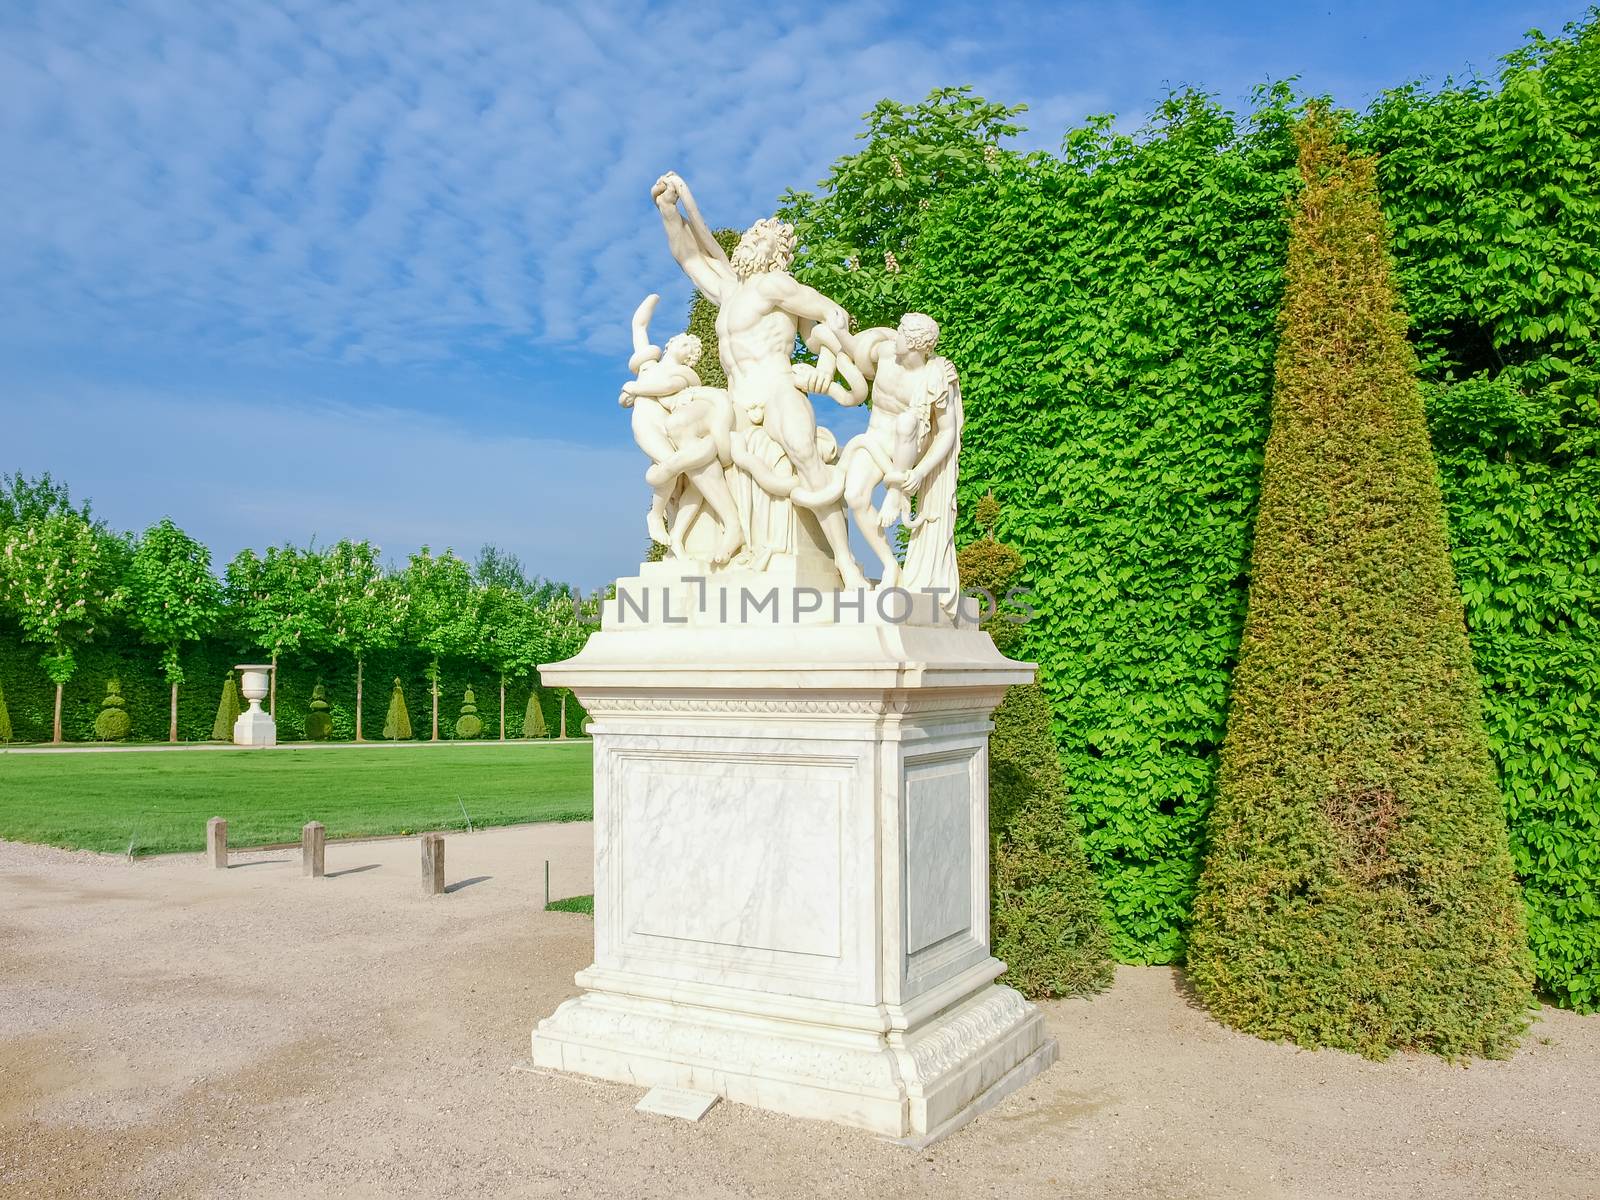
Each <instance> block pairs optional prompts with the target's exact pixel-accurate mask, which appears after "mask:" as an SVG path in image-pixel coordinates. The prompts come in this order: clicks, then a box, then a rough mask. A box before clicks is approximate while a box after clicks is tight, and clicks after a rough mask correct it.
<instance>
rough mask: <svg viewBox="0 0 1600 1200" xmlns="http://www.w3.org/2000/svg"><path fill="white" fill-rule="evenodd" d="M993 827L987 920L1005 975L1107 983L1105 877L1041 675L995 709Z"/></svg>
mask: <svg viewBox="0 0 1600 1200" xmlns="http://www.w3.org/2000/svg"><path fill="white" fill-rule="evenodd" d="M989 828H990V835H991V840H992V843H993V850H992V857H991V863H990V876H991V880H990V885H991V891H992V893H993V896H992V902H991V909H990V918H989V929H990V938H991V941H992V943H993V946H994V953H995V957H997V958H999V959H1000V960H1001V961H1003V962H1004V963H1005V964H1006V973H1005V977H1004V978H1005V982H1006V983H1008V984H1010V985H1011V986H1012V987H1014V988H1016V989H1017V990H1018V991H1020V992H1022V994H1023V995H1025V996H1030V997H1042V996H1082V995H1086V994H1088V993H1090V992H1098V991H1100V990H1102V989H1103V988H1105V987H1107V986H1109V985H1110V983H1111V980H1112V976H1113V973H1114V972H1113V967H1112V962H1111V937H1110V934H1109V933H1108V932H1107V930H1106V925H1105V921H1104V918H1103V900H1102V898H1101V894H1100V885H1099V883H1098V882H1097V881H1096V880H1095V877H1094V872H1093V871H1092V870H1090V868H1089V862H1088V859H1087V858H1085V857H1084V853H1083V842H1082V836H1081V830H1080V828H1079V825H1078V818H1077V816H1076V814H1074V813H1073V811H1072V808H1071V806H1070V805H1069V804H1068V803H1067V797H1066V793H1065V792H1064V791H1063V790H1062V787H1061V763H1060V761H1059V759H1058V757H1057V754H1056V743H1055V735H1054V734H1053V733H1052V732H1051V728H1050V705H1049V702H1048V701H1047V700H1046V699H1045V695H1044V693H1043V692H1042V691H1041V690H1040V689H1039V687H1038V685H1036V684H1028V685H1026V686H1022V687H1014V688H1011V689H1010V690H1009V691H1008V692H1007V693H1006V698H1005V700H1004V701H1002V702H1001V704H1000V707H999V708H997V709H996V710H995V713H994V733H993V734H991V735H990V738H989Z"/></svg>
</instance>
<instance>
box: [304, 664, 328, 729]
mask: <svg viewBox="0 0 1600 1200" xmlns="http://www.w3.org/2000/svg"><path fill="white" fill-rule="evenodd" d="M330 707H331V706H330V705H329V704H328V693H327V691H326V690H325V689H324V688H323V686H322V680H320V679H319V680H317V685H316V687H314V688H312V689H311V711H310V712H308V713H307V714H306V739H307V740H308V741H312V742H325V741H327V740H328V739H329V738H331V737H332V736H333V714H332V713H331V712H329V708H330Z"/></svg>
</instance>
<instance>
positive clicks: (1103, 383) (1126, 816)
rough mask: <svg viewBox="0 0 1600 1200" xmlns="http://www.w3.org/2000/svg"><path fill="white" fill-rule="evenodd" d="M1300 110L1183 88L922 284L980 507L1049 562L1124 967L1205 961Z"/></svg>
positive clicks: (1049, 615)
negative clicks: (993, 498)
mask: <svg viewBox="0 0 1600 1200" xmlns="http://www.w3.org/2000/svg"><path fill="white" fill-rule="evenodd" d="M1291 116H1292V113H1291V103H1290V98H1289V96H1288V94H1287V92H1286V91H1285V90H1283V89H1279V90H1278V91H1277V92H1274V93H1273V94H1272V95H1271V96H1269V97H1268V98H1267V102H1266V104H1265V105H1264V107H1263V108H1262V109H1261V110H1260V111H1259V112H1258V113H1256V114H1255V116H1254V117H1253V118H1251V119H1250V120H1249V121H1248V122H1245V123H1243V124H1241V123H1240V122H1238V121H1236V120H1235V119H1234V118H1233V117H1232V116H1230V115H1229V114H1227V113H1225V112H1223V111H1221V110H1220V109H1218V108H1217V107H1216V106H1214V105H1212V104H1209V103H1207V102H1206V101H1205V100H1204V99H1203V98H1201V97H1199V96H1196V95H1182V96H1175V97H1173V98H1172V99H1171V100H1169V101H1168V102H1167V104H1165V105H1164V106H1163V108H1162V110H1161V113H1160V116H1159V118H1158V120H1157V122H1156V125H1155V126H1154V128H1152V129H1151V130H1149V131H1148V132H1147V134H1146V135H1145V136H1143V137H1130V136H1126V135H1123V134H1118V133H1115V132H1113V131H1112V129H1111V127H1110V124H1109V122H1108V121H1101V122H1096V123H1093V124H1091V125H1090V126H1089V127H1087V128H1084V129H1079V130H1076V131H1074V132H1073V133H1071V134H1069V136H1068V138H1067V142H1066V146H1065V152H1064V154H1063V156H1062V157H1061V158H1059V159H1057V158H1049V157H1045V156H1035V157H1032V158H1029V159H1025V160H1016V159H1012V158H1009V157H1007V158H1002V159H1001V160H1000V161H999V162H998V163H997V164H996V167H995V170H994V171H993V172H992V173H990V174H988V175H987V176H986V177H985V180H984V181H983V182H981V183H979V184H978V185H976V186H974V187H973V188H972V189H970V190H968V191H966V192H964V193H961V194H960V195H958V196H957V197H955V198H954V199H953V200H951V201H949V202H948V203H946V204H944V205H941V206H939V207H937V208H936V209H935V210H934V215H933V217H932V218H931V219H930V221H929V224H928V227H927V229H926V230H925V233H924V238H923V242H922V244H921V251H920V254H919V263H920V267H919V271H918V274H917V275H916V277H915V279H914V288H915V295H916V298H917V300H918V302H919V304H920V306H921V307H922V308H923V309H924V310H925V311H927V312H929V313H932V314H933V315H935V316H936V317H937V318H938V319H939V321H940V322H941V324H942V326H943V329H944V336H943V344H942V347H941V349H942V350H943V352H945V353H948V354H949V356H950V357H951V358H952V359H953V360H954V361H955V362H957V363H959V364H960V365H961V371H962V394H963V397H964V398H965V401H966V413H967V426H966V430H965V434H964V436H963V439H962V444H963V457H962V470H961V476H962V480H963V484H964V491H963V494H962V497H961V502H962V509H963V512H972V511H973V510H974V505H975V503H976V501H977V499H978V495H977V491H978V489H986V488H988V487H990V486H991V485H992V486H993V488H994V490H995V492H996V493H997V495H998V497H999V499H1000V501H1001V502H1002V505H1003V509H1004V514H1005V516H1004V517H1003V518H1002V521H1001V528H1000V533H1001V535H1002V536H1003V537H1004V539H1005V540H1006V541H1007V542H1009V543H1011V544H1012V545H1014V546H1015V547H1016V548H1017V549H1018V550H1019V551H1020V552H1021V553H1022V555H1023V557H1024V558H1025V559H1026V560H1027V562H1028V571H1027V574H1026V577H1025V579H1026V582H1027V583H1028V584H1029V585H1031V587H1032V589H1033V592H1034V594H1035V596H1036V601H1035V602H1036V604H1037V606H1038V608H1039V614H1038V616H1037V618H1036V619H1035V620H1034V621H1033V622H1032V624H1030V625H1029V626H1028V637H1027V641H1026V644H1025V646H1024V648H1023V649H1024V651H1025V653H1026V655H1027V656H1028V657H1031V658H1034V659H1035V660H1036V661H1037V662H1038V663H1039V664H1040V668H1041V670H1040V682H1041V684H1042V685H1043V687H1044V689H1045V691H1046V692H1047V693H1048V694H1049V697H1050V699H1051V702H1052V704H1053V705H1054V709H1055V715H1056V733H1057V735H1058V738H1059V740H1060V743H1061V752H1062V762H1063V765H1064V767H1065V784H1066V788H1067V792H1068V793H1069V795H1070V797H1071V800H1072V803H1073V805H1074V807H1075V808H1076V810H1077V812H1078V814H1079V816H1080V817H1081V819H1082V821H1083V827H1084V840H1085V846H1086V848H1087V851H1088V854H1089V858H1090V861H1091V862H1092V863H1093V864H1094V866H1095V869H1096V871H1097V873H1098V875H1099V877H1100V881H1101V883H1102V885H1103V886H1104V888H1105V892H1106V901H1107V907H1108V911H1109V915H1110V918H1111V921H1112V923H1113V924H1112V933H1113V938H1114V942H1115V948H1116V951H1117V953H1118V955H1119V956H1120V957H1123V958H1125V959H1132V960H1144V961H1157V962H1170V961H1172V960H1173V959H1175V958H1176V957H1177V956H1178V955H1179V953H1180V952H1181V948H1182V930H1183V926H1184V923H1185V921H1186V919H1187V915H1188V912H1189V906H1190V902H1191V899H1192V896H1193V890H1194V880H1195V876H1196V873H1197V871H1198V866H1199V846H1200V837H1201V832H1202V830H1203V827H1204V823H1205V817H1206V812H1207V810H1208V808H1209V806H1210V801H1211V793H1212V776H1213V773H1214V771H1215V766H1216V747H1217V744H1218V743H1219V742H1220V741H1221V740H1222V730H1223V718H1224V712H1225V708H1226V703H1227V692H1228V676H1229V672H1230V671H1231V669H1232V666H1233V656H1234V652H1235V648H1236V646H1237V644H1238V636H1239V627H1240V623H1241V620H1242V618H1243V613H1244V595H1245V592H1244V587H1245V566H1246V560H1247V551H1248V542H1249V528H1250V518H1251V514H1252V511H1253V505H1254V503H1255V495H1256V487H1257V475H1258V473H1259V470H1260V458H1261V445H1262V443H1263V441H1264V440H1265V434H1266V413H1267V394H1268V385H1269V380H1270V372H1271V365H1272V348H1273V344H1274V329H1273V321H1274V315H1275V313H1276V310H1277V304H1278V296H1279V292H1280V289H1281V287H1282V258H1283V248H1284V237H1285V226H1284V197H1285V196H1286V195H1287V194H1288V193H1289V190H1290V188H1291V183H1292V176H1293V168H1294V147H1293V143H1292V139H1291V137H1290V133H1289V128H1290V121H1291Z"/></svg>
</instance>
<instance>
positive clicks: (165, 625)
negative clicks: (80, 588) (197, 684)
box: [125, 517, 222, 687]
mask: <svg viewBox="0 0 1600 1200" xmlns="http://www.w3.org/2000/svg"><path fill="white" fill-rule="evenodd" d="M125 590H126V593H127V617H128V621H129V623H130V624H131V625H132V626H133V628H134V629H135V630H137V631H138V632H139V633H140V634H142V635H143V636H144V638H145V639H146V640H147V641H149V642H151V643H152V644H153V645H156V646H159V647H161V648H162V651H163V653H162V656H161V666H162V670H163V671H164V672H165V673H166V676H167V682H168V683H170V684H172V685H173V686H174V687H176V686H177V685H179V684H181V683H182V682H183V667H182V663H181V659H180V656H179V653H178V648H179V646H180V645H181V644H182V643H184V642H194V641H199V640H200V638H202V637H204V636H205V635H206V634H207V633H208V632H210V630H211V628H212V627H213V626H214V625H215V624H216V622H217V619H218V618H219V617H220V616H221V609H222V588H221V587H220V586H219V585H218V583H217V577H216V576H215V575H213V574H212V573H211V551H209V550H207V549H206V548H205V547H204V546H202V545H201V544H200V543H199V542H197V541H195V540H194V539H193V538H191V537H190V536H189V535H188V534H186V533H184V532H183V530H181V529H179V528H178V527H177V525H175V524H174V523H173V521H172V519H171V518H170V517H163V518H162V519H161V520H160V521H159V522H158V523H157V524H155V525H152V526H151V527H150V528H149V529H147V530H145V532H144V536H143V537H141V538H140V539H139V542H138V545H137V546H135V548H134V551H133V558H132V560H131V561H130V562H129V564H128V574H127V579H126V583H125Z"/></svg>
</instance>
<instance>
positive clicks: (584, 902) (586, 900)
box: [544, 894, 594, 917]
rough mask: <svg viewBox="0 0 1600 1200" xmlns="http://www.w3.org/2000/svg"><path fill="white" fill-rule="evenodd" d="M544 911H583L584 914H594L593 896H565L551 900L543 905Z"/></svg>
mask: <svg viewBox="0 0 1600 1200" xmlns="http://www.w3.org/2000/svg"><path fill="white" fill-rule="evenodd" d="M544 910H545V912H569V913H583V914H584V915H585V916H590V917H592V916H594V896H593V895H592V894H591V895H588V896H567V897H566V898H565V899H562V900H552V901H550V903H549V904H546V905H545V906H544Z"/></svg>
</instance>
